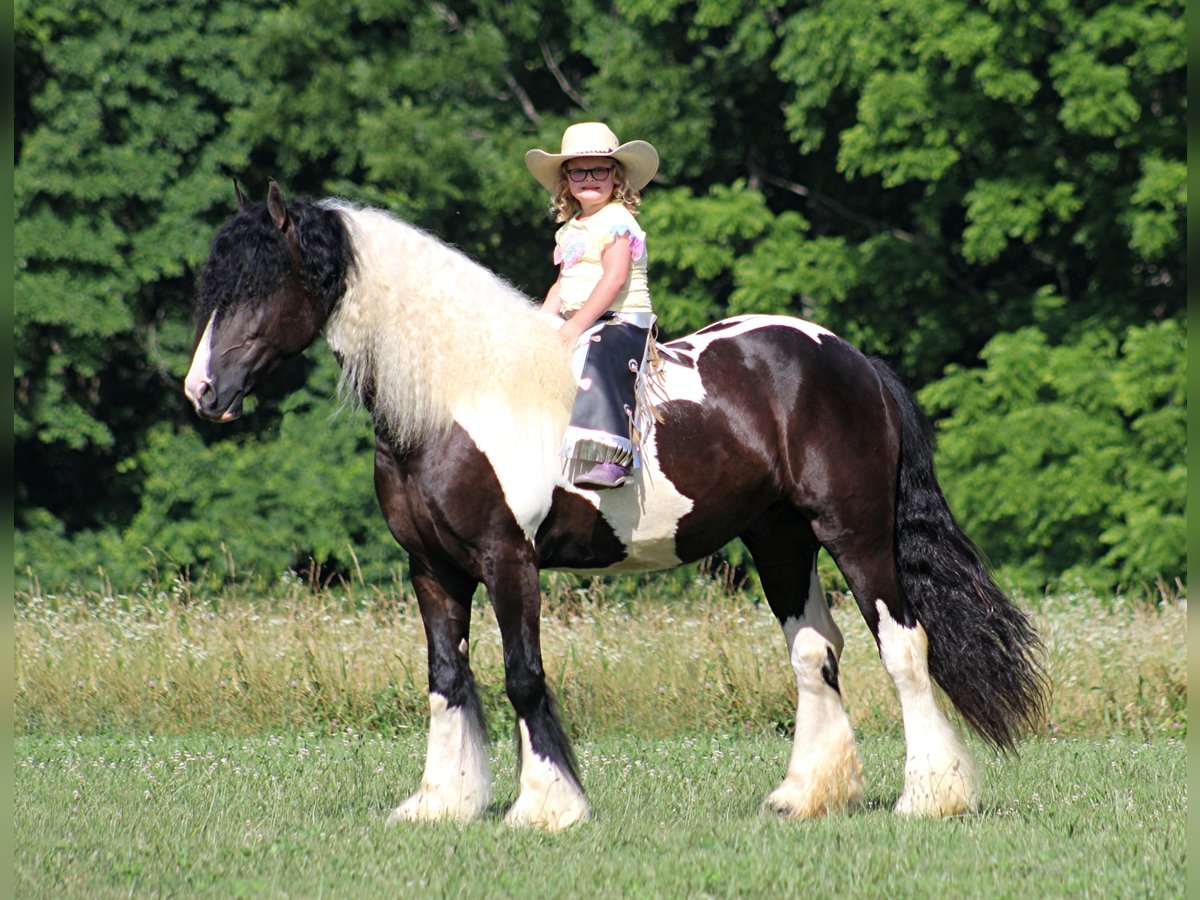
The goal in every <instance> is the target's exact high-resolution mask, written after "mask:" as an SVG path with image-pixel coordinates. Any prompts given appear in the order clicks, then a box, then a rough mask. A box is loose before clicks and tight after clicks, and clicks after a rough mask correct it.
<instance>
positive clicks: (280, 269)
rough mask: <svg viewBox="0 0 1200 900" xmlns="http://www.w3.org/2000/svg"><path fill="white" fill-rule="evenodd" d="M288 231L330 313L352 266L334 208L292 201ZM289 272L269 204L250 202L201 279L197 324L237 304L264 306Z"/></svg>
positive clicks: (221, 238) (220, 239)
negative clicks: (259, 304)
mask: <svg viewBox="0 0 1200 900" xmlns="http://www.w3.org/2000/svg"><path fill="white" fill-rule="evenodd" d="M288 216H289V217H290V218H291V224H290V225H289V226H288V227H289V228H294V229H295V230H296V237H297V239H298V240H299V242H300V248H301V253H300V258H301V260H302V261H303V262H302V268H301V276H302V277H303V279H304V283H305V286H306V287H307V289H308V291H309V292H310V293H311V294H312V295H313V296H316V297H320V298H321V299H322V300H323V301H324V304H325V311H326V313H329V312H332V310H333V307H334V305H335V304H336V303H337V301H338V300H339V299H340V298H341V296H342V294H343V293H345V287H346V272H347V271H348V270H349V268H350V266H351V265H352V263H353V252H352V250H351V246H350V235H349V233H348V232H347V230H346V226H345V225H344V224H343V222H342V218H341V216H340V215H339V214H338V213H337V212H335V211H334V210H331V209H328V208H326V207H323V206H319V205H317V204H315V203H311V202H307V201H303V200H300V201H292V202H289V203H288ZM290 270H291V258H290V256H289V254H288V248H287V243H286V241H285V240H284V237H283V232H281V231H280V230H279V228H278V227H276V225H275V222H274V220H273V219H272V218H271V214H270V212H268V211H267V205H266V204H265V203H251V204H248V205H247V206H246V208H245V209H244V210H242V211H241V212H239V213H238V214H237V215H236V216H235V217H234V218H233V219H231V220H230V221H229V222H228V223H227V224H226V225H225V227H224V228H222V229H221V230H220V231H219V232H217V236H216V237H215V238H213V242H212V246H211V247H210V248H209V252H208V260H207V262H205V264H204V270H203V271H202V272H201V275H200V293H199V298H198V300H197V301H196V321H197V322H198V323H199V324H203V323H204V322H206V321H208V319H209V317H210V316H211V315H212V314H213V313H214V312H216V311H219V310H223V309H226V308H229V307H231V306H234V305H238V304H243V303H248V304H255V303H262V302H264V301H265V300H266V299H267V298H268V297H270V296H271V295H272V294H273V293H274V292H275V291H276V289H278V287H279V285H280V283H281V282H282V281H283V279H284V277H285V276H286V275H287V273H288V272H289V271H290Z"/></svg>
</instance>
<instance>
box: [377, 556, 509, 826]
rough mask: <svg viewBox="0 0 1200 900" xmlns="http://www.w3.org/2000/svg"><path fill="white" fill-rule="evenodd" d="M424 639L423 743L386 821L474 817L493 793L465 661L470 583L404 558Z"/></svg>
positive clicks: (479, 713)
mask: <svg viewBox="0 0 1200 900" xmlns="http://www.w3.org/2000/svg"><path fill="white" fill-rule="evenodd" d="M410 566H411V571H412V581H413V587H414V589H415V590H416V594H417V602H418V603H419V605H420V607H421V618H422V620H423V621H424V623H425V636H426V639H427V642H428V645H429V745H428V750H427V752H426V755H425V771H424V774H423V775H422V776H421V785H420V787H419V788H418V789H417V791H416V793H414V794H413V795H412V796H411V797H409V798H408V799H407V800H405V801H404V802H403V803H401V804H400V805H399V806H398V807H396V809H394V810H393V811H392V814H391V815H390V816H389V817H388V822H390V823H395V822H402V821H433V820H437V819H459V820H463V821H466V820H470V819H476V818H478V817H479V816H481V815H483V813H484V811H485V810H486V809H487V805H488V803H489V802H490V801H491V797H492V779H491V774H490V772H489V770H488V758H487V749H486V738H487V733H486V730H485V728H484V724H483V709H482V707H481V706H480V704H479V696H478V695H477V694H476V692H475V683H474V679H473V678H472V676H471V669H470V666H469V665H468V662H467V646H468V644H467V640H468V630H469V628H470V621H471V619H470V617H471V595H472V594H473V593H474V591H475V587H476V583H475V582H474V581H473V580H471V579H470V578H468V577H466V576H464V575H461V574H459V573H456V572H451V571H439V570H437V569H436V568H435V567H433V566H431V565H429V564H427V563H426V562H425V561H423V560H422V559H420V558H418V557H415V556H414V557H411V558H410Z"/></svg>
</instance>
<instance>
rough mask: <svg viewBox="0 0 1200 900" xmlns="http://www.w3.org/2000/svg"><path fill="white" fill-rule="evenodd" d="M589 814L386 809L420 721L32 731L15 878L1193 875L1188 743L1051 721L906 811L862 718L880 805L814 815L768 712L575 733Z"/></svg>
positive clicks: (854, 881)
mask: <svg viewBox="0 0 1200 900" xmlns="http://www.w3.org/2000/svg"><path fill="white" fill-rule="evenodd" d="M578 750H579V762H580V768H581V775H582V777H583V780H584V783H585V784H586V785H587V787H588V790H589V794H590V797H591V800H592V803H593V806H594V810H595V816H594V819H593V820H592V821H591V822H588V823H586V824H584V825H582V826H580V827H578V828H576V829H574V830H572V831H570V832H567V833H565V834H561V835H553V836H552V835H546V834H542V833H530V832H524V831H520V832H518V831H513V830H511V829H509V828H507V827H506V826H504V825H503V823H502V822H501V821H500V815H501V810H502V809H503V807H504V805H505V804H506V803H508V802H511V799H512V796H513V794H514V792H515V773H514V771H513V753H512V747H511V746H510V745H509V744H508V742H503V743H496V744H494V745H493V747H492V763H493V770H494V772H495V775H496V783H497V803H496V806H495V807H494V808H493V810H492V811H491V813H490V815H489V816H488V817H487V818H486V819H485V820H483V821H481V822H476V823H473V824H471V825H467V826H457V825H448V824H443V825H423V826H419V827H403V828H395V827H387V826H385V825H384V817H385V815H386V813H387V811H388V810H389V809H390V808H391V806H393V805H394V804H395V803H397V802H398V801H399V800H400V799H401V798H402V796H403V794H404V793H405V792H406V791H407V790H408V789H410V788H411V787H413V786H414V785H415V784H416V783H417V780H418V779H419V777H420V769H421V763H422V760H423V756H424V742H423V740H422V738H421V736H420V735H416V734H413V735H405V736H402V737H400V738H395V739H393V738H387V739H384V738H380V737H378V736H361V735H356V734H346V735H340V736H331V735H322V736H318V735H311V734H310V735H297V734H289V735H277V736H263V737H256V738H242V739H236V740H235V739H229V738H223V737H216V736H207V737H170V738H157V737H154V738H152V737H149V736H144V737H141V738H134V737H121V738H106V737H75V738H70V739H63V738H44V737H25V738H19V739H18V741H17V745H16V760H17V770H16V790H15V826H16V834H17V836H18V842H17V848H16V883H15V887H16V895H17V896H20V897H64V896H70V897H81V896H87V897H115V896H129V895H134V896H138V895H141V896H146V895H177V896H196V895H209V896H223V897H224V896H237V895H255V896H283V895H288V896H304V897H316V896H336V897H443V896H446V897H497V896H513V897H615V896H633V897H704V896H715V897H726V896H741V897H747V896H773V897H780V896H792V897H799V896H849V897H918V896H931V897H989V898H991V897H1021V896H1031V897H1068V896H1070V897H1081V896H1093V897H1133V896H1183V892H1184V872H1185V862H1184V860H1185V843H1186V841H1185V819H1186V803H1187V799H1186V796H1185V789H1184V782H1185V776H1184V770H1185V764H1186V752H1185V748H1184V746H1183V743H1182V742H1181V741H1176V740H1171V739H1163V740H1157V741H1152V742H1144V741H1142V740H1139V739H1133V738H1123V739H1115V738H1114V739H1105V740H1097V739H1087V738H1069V739H1058V738H1056V739H1040V740H1035V741H1032V742H1030V743H1028V744H1026V745H1025V746H1024V748H1023V750H1022V753H1021V755H1020V757H1017V758H995V757H992V756H990V755H981V761H982V762H983V767H984V772H985V785H986V786H985V792H984V802H983V807H984V808H983V811H982V813H981V814H980V815H977V816H972V817H968V818H963V819H956V820H950V821H936V822H925V821H919V822H909V821H900V820H897V819H896V818H895V817H893V816H892V815H891V814H890V812H889V811H888V808H889V806H890V805H891V803H893V802H894V800H895V798H896V797H897V796H898V794H899V791H900V786H901V785H900V778H901V775H900V770H901V766H902V759H903V747H902V744H901V742H900V741H899V740H897V739H895V738H870V737H868V738H864V739H863V742H862V753H863V758H864V760H863V761H864V765H865V767H866V775H867V790H866V795H867V801H868V806H867V808H866V809H865V810H864V811H862V812H860V813H858V814H855V815H852V816H844V817H836V818H832V819H826V820H821V821H813V822H795V821H781V820H777V819H774V818H770V817H767V816H764V815H762V814H761V813H760V812H759V810H758V805H759V803H760V802H761V800H762V798H763V797H764V796H765V795H766V794H767V792H768V791H769V790H770V789H771V788H772V787H773V786H774V782H775V780H776V779H778V778H779V777H780V775H781V774H782V772H783V770H784V767H785V765H786V761H787V753H788V741H787V740H786V739H785V738H783V737H781V736H777V735H761V734H760V735H741V736H732V735H716V734H713V735H709V736H706V737H692V738H673V739H663V740H636V739H632V738H628V737H626V738H617V737H613V738H605V739H596V740H589V741H585V742H581V744H580V745H579V747H578Z"/></svg>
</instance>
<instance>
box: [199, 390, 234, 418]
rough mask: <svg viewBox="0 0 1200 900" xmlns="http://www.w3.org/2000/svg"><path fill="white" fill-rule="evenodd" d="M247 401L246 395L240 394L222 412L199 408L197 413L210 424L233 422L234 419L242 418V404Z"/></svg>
mask: <svg viewBox="0 0 1200 900" xmlns="http://www.w3.org/2000/svg"><path fill="white" fill-rule="evenodd" d="M245 399H246V395H245V394H244V393H242V392H238V394H237V396H235V397H234V398H233V401H232V402H231V403H230V404H229V405H228V406H226V407H225V408H224V409H222V410H218V409H215V408H207V409H205V408H203V407H198V408H197V409H196V412H198V413H199V414H200V415H201V416H203V417H204V418H206V419H208V420H209V421H210V422H232V421H233V420H234V419H240V418H241V417H242V402H243V401H244V400H245Z"/></svg>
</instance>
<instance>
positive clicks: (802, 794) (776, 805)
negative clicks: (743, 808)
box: [762, 781, 862, 819]
mask: <svg viewBox="0 0 1200 900" xmlns="http://www.w3.org/2000/svg"><path fill="white" fill-rule="evenodd" d="M861 805H862V794H861V792H853V791H851V792H847V793H834V792H825V793H822V794H819V795H818V794H815V793H814V792H812V791H804V790H801V789H800V788H798V787H797V786H796V785H793V784H789V783H788V782H786V781H785V782H784V783H783V784H781V785H780V786H779V787H777V788H776V789H775V790H773V791H772V792H771V793H770V794H769V795H767V799H766V800H764V801H763V805H762V811H763V812H764V813H767V814H770V815H775V816H779V817H780V818H783V819H818V818H821V817H822V816H830V815H836V814H838V813H849V812H853V811H854V810H855V809H857V808H858V807H859V806H861Z"/></svg>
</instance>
